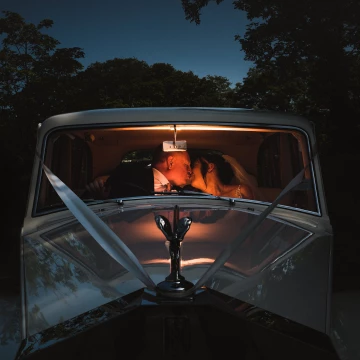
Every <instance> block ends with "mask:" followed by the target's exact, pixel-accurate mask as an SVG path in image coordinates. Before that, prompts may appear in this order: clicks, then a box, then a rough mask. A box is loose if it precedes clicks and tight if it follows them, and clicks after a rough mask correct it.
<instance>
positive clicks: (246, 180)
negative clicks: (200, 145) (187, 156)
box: [191, 153, 257, 199]
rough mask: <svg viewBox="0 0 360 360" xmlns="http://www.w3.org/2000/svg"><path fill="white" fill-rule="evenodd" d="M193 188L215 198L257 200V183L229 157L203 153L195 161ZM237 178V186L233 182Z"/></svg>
mask: <svg viewBox="0 0 360 360" xmlns="http://www.w3.org/2000/svg"><path fill="white" fill-rule="evenodd" d="M192 171H193V176H192V179H191V186H192V187H194V188H197V189H199V190H200V191H202V192H206V193H209V194H212V195H215V196H224V197H233V198H244V199H256V198H257V183H256V180H255V179H254V178H253V177H252V176H251V175H249V174H248V173H247V172H246V171H245V169H244V168H243V167H242V166H241V165H240V164H239V163H238V162H237V161H236V159H234V158H233V157H231V156H229V155H219V154H215V153H201V154H198V155H197V156H195V160H194V161H193V167H192ZM234 177H235V179H236V184H233V182H232V180H233V178H234Z"/></svg>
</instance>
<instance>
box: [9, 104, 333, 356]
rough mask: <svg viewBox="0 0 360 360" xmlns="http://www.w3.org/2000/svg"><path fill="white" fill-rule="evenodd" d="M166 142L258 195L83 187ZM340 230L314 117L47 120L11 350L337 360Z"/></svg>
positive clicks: (126, 114) (200, 114)
mask: <svg viewBox="0 0 360 360" xmlns="http://www.w3.org/2000/svg"><path fill="white" fill-rule="evenodd" d="M159 144H160V145H162V146H163V150H164V151H165V152H169V153H173V152H177V151H187V152H188V154H189V156H190V159H191V160H193V159H194V156H195V155H196V154H197V155H196V156H198V154H201V153H202V154H209V153H211V154H217V155H218V156H220V157H222V158H223V159H225V160H226V161H227V162H229V163H231V168H232V170H233V177H232V178H231V179H230V182H229V184H235V185H238V184H239V185H241V184H243V185H246V184H247V185H248V186H249V187H251V189H253V195H254V196H253V197H252V198H246V197H233V196H219V195H216V194H212V193H207V192H205V191H200V190H199V189H197V188H196V187H194V186H192V185H191V182H189V184H187V185H185V186H181V187H178V188H176V189H172V190H168V191H163V192H157V191H139V192H136V191H130V192H129V194H128V195H127V194H122V195H121V196H120V197H119V196H111V195H110V194H109V195H108V196H107V197H106V198H97V197H95V196H94V194H93V193H91V191H89V190H88V189H89V186H88V185H89V184H90V183H92V182H93V181H94V179H99V178H101V177H106V178H107V177H108V176H110V177H111V176H112V174H114V173H115V172H116V171H117V174H118V176H120V177H121V176H122V175H124V176H127V175H128V174H130V173H132V172H135V173H136V171H137V170H138V169H140V168H142V169H143V168H145V167H148V168H151V167H152V154H153V150H154V149H155V148H156V147H158V146H159ZM194 154H195V155H194ZM192 164H193V163H192ZM119 169H120V175H119ZM130 186H134V187H135V188H136V184H133V183H131V184H130ZM142 190H143V189H142ZM332 239H333V234H332V227H331V224H330V221H329V216H328V212H327V208H326V201H325V196H324V188H323V182H322V178H321V169H320V164H319V158H318V153H317V147H316V138H315V133H314V128H313V126H312V124H311V123H310V122H308V121H307V120H305V119H303V118H300V117H296V116H293V115H286V114H276V113H272V112H267V111H254V110H246V109H223V108H222V109H217V108H138V109H137V108H131V109H109V110H93V111H84V112H78V113H70V114H63V115H58V116H54V117H51V118H49V119H47V120H45V121H44V122H43V123H42V124H39V128H38V137H37V154H36V157H35V160H34V166H33V174H32V179H31V184H30V189H29V197H28V205H27V210H26V215H25V219H24V224H23V229H22V235H21V246H22V253H21V264H22V268H21V275H22V282H21V283H22V294H21V295H22V297H21V322H20V325H21V329H20V335H19V339H20V340H19V349H18V351H17V352H16V355H15V356H14V357H13V358H14V359H50V358H51V359H64V358H66V359H69V360H70V359H80V358H81V359H82V358H84V359H85V358H91V359H95V358H96V359H97V358H101V359H117V358H120V356H124V354H130V355H128V356H131V358H134V359H137V358H145V357H146V358H148V357H150V358H153V357H154V358H155V357H156V358H182V357H186V358H187V359H188V358H195V357H196V358H198V357H199V356H201V357H207V358H219V357H220V356H226V355H229V354H236V356H239V357H241V358H243V359H248V360H250V359H275V358H276V359H289V358H291V359H304V358H305V357H306V358H307V359H319V358H326V359H339V351H336V350H335V347H334V345H333V342H332V341H331V338H330V334H331V321H330V309H331V301H330V300H331V269H332V261H331V259H332Z"/></svg>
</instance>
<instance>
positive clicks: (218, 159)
mask: <svg viewBox="0 0 360 360" xmlns="http://www.w3.org/2000/svg"><path fill="white" fill-rule="evenodd" d="M193 159H194V161H196V160H199V161H200V164H201V168H200V171H201V175H202V177H203V179H204V181H205V184H206V173H207V171H208V168H209V163H212V164H214V165H215V167H216V169H217V174H218V177H219V179H220V181H221V182H222V183H223V184H225V185H227V184H230V183H231V181H232V180H233V178H234V171H233V169H232V167H231V165H230V164H229V163H228V162H227V161H226V160H225V159H224V158H223V156H222V155H220V154H216V153H195V154H194V155H193Z"/></svg>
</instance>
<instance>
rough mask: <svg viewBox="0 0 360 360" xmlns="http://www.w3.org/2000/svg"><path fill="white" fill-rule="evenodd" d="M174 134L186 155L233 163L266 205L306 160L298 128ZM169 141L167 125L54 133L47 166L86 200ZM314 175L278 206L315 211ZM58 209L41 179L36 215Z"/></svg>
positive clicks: (189, 129)
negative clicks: (99, 184)
mask: <svg viewBox="0 0 360 360" xmlns="http://www.w3.org/2000/svg"><path fill="white" fill-rule="evenodd" d="M176 133H177V139H179V140H186V143H187V149H188V151H189V153H190V154H191V151H192V150H199V149H207V150H208V151H216V152H219V153H221V154H226V155H230V156H232V157H234V158H236V160H237V161H238V162H239V163H240V164H241V165H242V166H243V167H244V168H245V170H246V171H247V173H248V174H249V175H250V176H252V177H253V178H254V179H255V180H256V183H257V185H258V187H259V190H260V191H261V194H262V195H261V198H260V199H255V200H258V201H263V202H266V203H271V202H272V201H274V200H275V199H276V197H277V196H278V195H279V193H280V192H281V190H282V189H283V188H284V187H285V186H286V185H287V184H288V183H289V182H290V180H291V179H292V178H293V177H294V176H296V174H297V173H298V172H299V171H301V169H303V168H304V167H305V166H306V165H307V164H308V162H309V158H310V156H309V148H308V142H307V139H306V134H304V133H302V132H300V131H299V130H296V129H280V128H278V129H276V128H257V127H252V128H250V127H247V128H240V127H236V126H218V125H216V126H214V125H203V124H199V125H189V124H186V125H181V124H178V125H177V127H176ZM173 137H174V125H171V124H168V125H156V126H144V125H139V126H133V125H132V126H127V127H124V126H123V127H114V126H113V127H105V126H102V127H96V126H94V125H93V126H91V127H90V126H88V127H79V128H69V129H62V130H57V131H53V132H52V133H50V134H49V135H48V138H47V141H46V148H45V154H44V158H45V164H46V165H47V166H48V167H49V168H50V170H51V171H52V172H53V173H54V174H55V175H56V176H57V177H59V178H60V180H62V181H63V182H64V183H65V184H66V185H67V186H69V187H70V188H71V189H72V190H73V191H74V192H75V193H76V194H77V195H78V196H79V197H81V198H83V199H84V194H85V198H86V196H88V195H86V191H85V186H86V185H87V184H88V183H89V182H91V181H93V180H94V179H95V178H97V177H99V176H103V175H109V174H111V172H112V171H113V170H114V169H115V168H116V167H117V166H118V165H119V164H120V163H123V164H128V166H129V167H136V166H144V165H146V164H151V153H152V149H154V148H155V147H156V146H158V145H159V144H161V143H162V142H164V141H169V140H170V141H172V140H173ZM129 171H130V170H129ZM312 174H313V172H312V169H311V166H310V167H307V168H306V170H305V177H304V181H303V184H302V188H300V189H295V190H294V191H291V192H290V193H289V194H287V195H286V197H284V198H283V199H282V201H281V202H280V204H281V205H285V206H290V207H293V208H297V209H303V210H306V211H311V212H317V211H318V208H317V202H316V198H315V192H314V185H315V184H314V181H313V180H314V179H313V175H312ZM304 184H305V186H304ZM59 204H61V200H60V199H59V197H58V195H57V194H56V192H55V190H54V189H53V188H52V186H51V184H50V183H49V181H48V180H47V178H46V176H45V175H43V176H42V177H41V184H40V189H39V192H38V204H37V209H36V211H37V212H39V213H40V212H42V211H48V210H49V209H54V208H56V207H58V206H59Z"/></svg>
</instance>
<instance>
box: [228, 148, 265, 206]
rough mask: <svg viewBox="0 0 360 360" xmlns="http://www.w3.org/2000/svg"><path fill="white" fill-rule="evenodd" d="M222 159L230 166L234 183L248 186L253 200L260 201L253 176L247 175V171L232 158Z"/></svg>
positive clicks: (259, 194)
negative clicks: (234, 179)
mask: <svg viewBox="0 0 360 360" xmlns="http://www.w3.org/2000/svg"><path fill="white" fill-rule="evenodd" d="M222 157H223V158H224V160H225V161H226V162H228V163H229V164H230V165H231V168H232V169H233V172H234V175H235V178H236V182H237V183H238V184H244V185H247V186H249V187H250V188H251V190H252V192H253V194H254V198H255V200H260V198H261V193H260V190H259V188H258V183H257V180H256V178H255V176H253V175H250V174H248V173H247V171H246V170H245V169H244V168H243V167H242V166H241V165H240V164H239V163H238V161H237V160H236V159H235V158H233V157H232V156H229V155H223V156H222Z"/></svg>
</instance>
